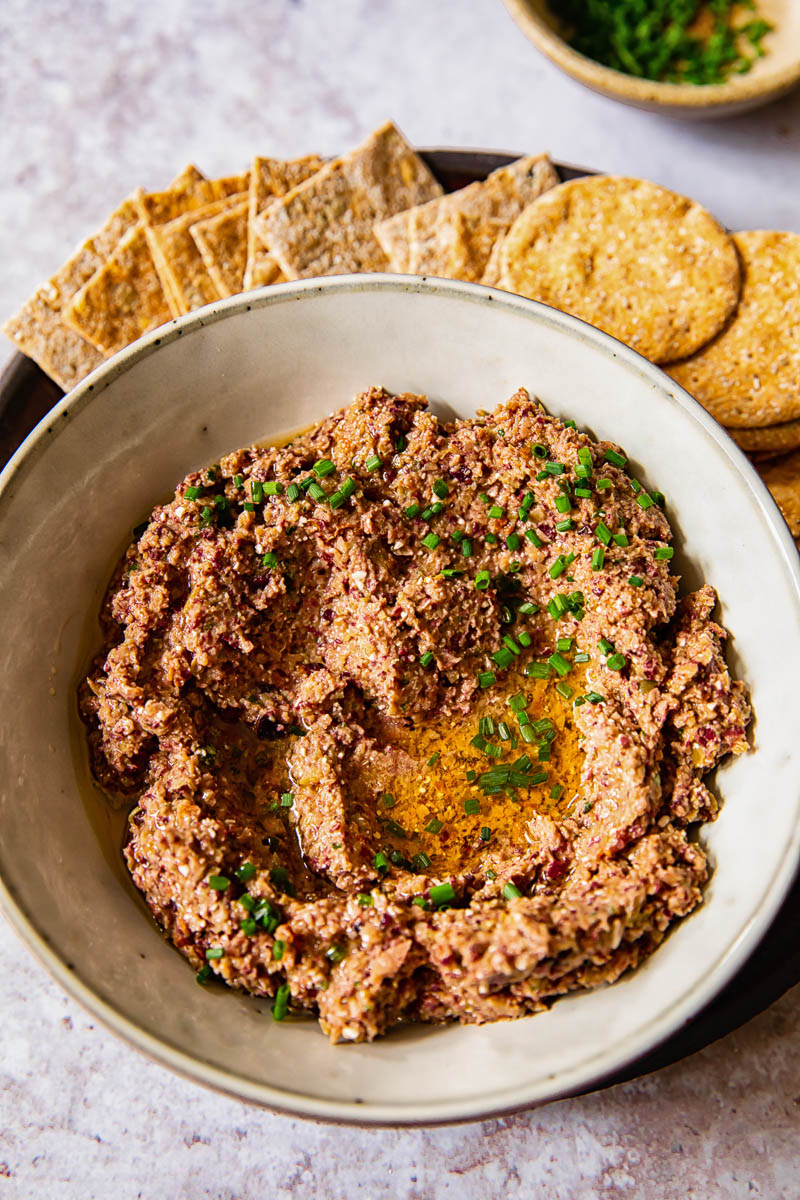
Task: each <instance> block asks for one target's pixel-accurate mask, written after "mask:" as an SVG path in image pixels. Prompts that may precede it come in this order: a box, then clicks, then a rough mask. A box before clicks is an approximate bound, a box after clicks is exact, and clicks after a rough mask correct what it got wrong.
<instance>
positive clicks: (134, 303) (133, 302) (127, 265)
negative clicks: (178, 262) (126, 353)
mask: <svg viewBox="0 0 800 1200" xmlns="http://www.w3.org/2000/svg"><path fill="white" fill-rule="evenodd" d="M171 315H172V314H171V312H170V309H169V305H168V304H167V298H166V296H165V294H164V289H163V287H162V286H161V280H160V279H159V277H158V274H157V272H156V271H154V270H153V256H152V254H151V253H150V247H149V245H148V242H147V235H146V233H145V228H144V226H143V225H141V224H139V225H135V226H134V228H133V229H131V230H130V232H129V233H127V234H126V235H125V237H124V238H123V239H122V240H121V241H120V242H119V243H118V244H117V246H116V248H115V250H114V252H113V254H112V255H111V257H110V258H109V259H108V261H107V262H106V263H105V265H104V266H103V267H101V269H100V270H99V271H97V272H96V273H95V274H94V275H93V276H92V278H91V279H90V280H89V281H88V283H86V284H84V286H83V287H82V288H81V290H80V291H79V292H78V293H77V295H76V296H75V297H74V299H73V300H72V302H71V303H70V304H69V305H68V306H67V307H66V308H65V310H64V312H63V316H64V320H65V321H66V322H67V324H68V325H71V326H72V328H73V329H75V330H77V332H78V333H80V334H81V336H82V337H85V338H86V339H87V340H88V341H90V342H91V343H92V345H94V346H96V347H97V349H98V350H99V351H100V352H101V353H102V354H106V355H108V354H115V353H116V351H117V350H122V349H123V347H125V346H129V345H130V343H131V342H134V341H135V340H136V339H137V338H138V337H141V336H142V334H144V333H147V332H149V330H151V329H155V328H156V327H157V326H158V325H163V324H164V323H165V322H166V321H169V320H170V317H171Z"/></svg>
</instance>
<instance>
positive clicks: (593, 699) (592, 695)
mask: <svg viewBox="0 0 800 1200" xmlns="http://www.w3.org/2000/svg"><path fill="white" fill-rule="evenodd" d="M586 699H587V700H588V701H589V703H590V704H601V703H602V700H603V697H602V696H601V695H600V693H599V692H587V693H586Z"/></svg>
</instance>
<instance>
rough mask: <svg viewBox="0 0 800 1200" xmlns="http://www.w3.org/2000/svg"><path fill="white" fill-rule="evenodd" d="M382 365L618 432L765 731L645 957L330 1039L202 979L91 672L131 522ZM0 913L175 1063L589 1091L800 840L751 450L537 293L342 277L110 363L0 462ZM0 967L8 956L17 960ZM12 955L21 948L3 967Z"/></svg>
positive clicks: (352, 1101) (433, 1087) (328, 1084)
mask: <svg viewBox="0 0 800 1200" xmlns="http://www.w3.org/2000/svg"><path fill="white" fill-rule="evenodd" d="M370 384H383V385H385V386H386V387H388V388H390V389H393V390H396V391H405V390H410V391H415V392H427V394H428V396H429V397H430V400H431V402H432V404H433V405H434V406H435V408H436V409H437V410H438V411H439V412H440V413H447V414H449V415H450V416H452V415H453V414H457V415H459V416H467V415H474V413H475V412H476V410H477V409H478V408H491V407H493V406H494V405H495V404H496V403H498V402H500V401H502V400H505V399H506V398H507V397H509V396H510V395H511V394H512V393H513V392H514V391H515V390H516V388H517V387H519V386H520V385H524V386H527V387H528V388H529V389H530V391H531V392H532V393H534V394H536V395H538V396H539V397H540V398H541V399H542V401H543V402H544V403H545V404H546V405H547V406H548V407H549V408H550V409H551V410H552V411H553V412H554V413H556V414H559V415H561V416H564V417H566V416H569V417H572V418H574V419H575V420H576V421H577V422H578V424H579V425H580V426H583V427H587V428H589V429H591V430H592V431H593V432H594V433H595V434H596V435H597V436H599V437H609V438H612V439H613V440H615V441H618V442H620V443H621V444H622V445H624V446H625V448H626V450H627V453H628V455H629V456H630V459H631V460H632V463H633V465H634V469H635V472H636V475H637V476H639V477H640V478H641V479H642V480H643V481H644V482H645V483H647V484H648V485H649V486H651V487H653V486H657V487H658V488H660V489H661V490H662V491H663V492H664V493H665V495H666V496H667V502H668V511H669V514H670V516H671V519H672V521H673V524H674V527H675V529H676V537H677V545H678V548H679V554H677V555H676V563H677V565H678V567H679V569H680V571H681V572H682V574H683V576H684V580H685V581H686V583H687V585H688V586H696V585H697V584H698V583H699V582H700V581H702V580H708V581H709V582H711V583H713V584H714V585H715V586H716V587H717V589H718V590H719V593H720V596H721V598H722V600H721V619H722V621H724V623H725V624H726V626H727V627H728V628H729V629H730V631H731V635H732V636H731V644H730V650H729V655H730V659H731V663H732V666H733V668H734V670H735V671H736V672H737V674H738V675H739V676H740V677H741V678H743V679H744V680H745V681H746V682H747V685H748V687H749V688H750V690H751V695H752V701H753V705H754V709H755V713H756V723H755V726H754V749H753V751H752V752H751V753H749V754H747V755H744V756H742V757H741V758H738V759H736V760H735V761H730V762H726V763H725V764H724V765H723V766H722V767H721V768H720V770H719V771H718V773H717V778H716V780H715V783H714V787H715V790H716V791H717V793H718V794H719V796H720V797H721V799H722V801H723V805H722V811H721V813H720V816H719V819H718V820H717V821H716V822H715V823H714V824H713V825H710V826H708V827H707V828H704V829H703V830H702V832H701V835H700V836H701V837H702V839H703V842H704V844H705V845H706V846H707V848H708V851H709V854H710V856H711V859H712V861H713V863H714V874H713V877H712V879H711V881H710V884H709V886H708V888H707V891H706V895H705V901H704V903H703V905H702V906H701V907H700V908H699V909H698V910H697V911H696V912H695V913H694V914H693V915H692V916H691V917H689V918H688V919H687V920H686V921H684V922H682V923H681V924H679V925H678V926H677V928H676V929H675V930H674V931H673V933H672V934H671V935H670V936H669V937H668V938H667V939H666V941H665V943H664V945H663V946H661V947H660V949H659V950H658V951H657V952H656V953H655V954H654V955H653V956H652V957H651V958H650V959H648V961H647V962H646V963H644V964H643V966H642V967H640V968H639V970H637V971H636V972H634V973H632V974H631V975H629V976H625V977H623V978H622V979H620V980H619V981H618V982H617V983H615V984H613V985H612V986H610V987H603V988H600V989H598V990H596V991H592V992H585V993H580V994H577V993H576V994H573V995H570V996H566V997H564V998H563V999H561V1000H558V1001H557V1002H556V1003H555V1004H554V1005H553V1006H552V1008H551V1009H550V1010H549V1011H547V1012H544V1013H540V1014H538V1015H536V1016H533V1017H529V1018H525V1019H522V1020H517V1021H510V1022H500V1023H495V1024H489V1025H484V1026H482V1027H477V1026H458V1025H447V1026H425V1025H409V1026H407V1027H405V1028H403V1029H399V1030H397V1031H395V1032H394V1033H392V1034H391V1035H389V1036H388V1037H386V1038H384V1039H382V1040H380V1041H378V1042H375V1043H373V1044H372V1045H352V1046H338V1047H333V1046H330V1045H329V1044H328V1042H327V1041H326V1039H325V1038H324V1037H323V1035H322V1034H321V1033H320V1031H319V1028H318V1026H317V1023H316V1021H314V1020H311V1019H305V1018H296V1019H291V1020H289V1021H286V1022H283V1023H281V1024H276V1023H275V1022H274V1021H273V1020H272V1019H271V1017H270V1013H269V1007H268V1005H267V1004H266V1003H265V1002H264V1001H262V1000H259V999H256V998H252V997H247V996H244V995H239V994H236V993H234V992H231V991H228V990H226V989H224V988H221V987H211V988H201V987H198V986H197V984H196V983H195V979H194V972H193V971H192V970H191V968H190V967H189V965H188V964H187V963H186V961H185V960H184V959H183V958H182V957H181V956H180V955H179V954H178V952H177V951H176V950H174V949H173V948H172V947H171V946H170V945H168V944H167V942H166V941H165V940H164V939H163V938H162V937H161V935H160V934H159V933H158V931H157V930H156V928H155V926H154V925H153V923H152V922H151V920H150V919H149V916H148V913H147V911H146V909H145V906H144V904H143V902H142V900H141V898H140V897H139V896H138V894H137V893H136V891H135V890H134V888H133V886H132V885H131V882H130V880H129V878H128V877H127V874H126V871H125V870H124V868H123V864H122V859H121V854H120V846H121V841H122V829H123V826H122V822H121V821H120V819H119V818H118V817H117V818H114V817H113V816H112V815H111V813H110V809H109V806H108V804H107V803H106V801H105V799H104V798H103V797H102V796H101V795H100V793H99V792H98V790H97V789H96V788H95V787H94V786H93V784H92V781H91V778H90V774H89V770H88V764H87V755H86V746H85V736H84V729H83V727H82V725H81V722H80V720H79V718H78V714H77V705H76V688H77V685H78V682H79V680H80V679H81V677H82V675H83V674H84V673H85V671H86V669H87V666H88V664H89V662H90V661H91V658H92V656H93V654H94V653H96V652H97V650H98V648H99V643H100V631H99V627H98V623H97V613H98V608H99V605H100V601H101V598H102V595H103V591H104V589H105V586H106V583H107V580H108V579H109V576H110V574H111V571H112V569H113V566H114V563H115V561H116V559H117V558H118V556H119V554H120V553H121V552H122V550H123V549H124V547H125V546H126V545H127V543H128V541H129V540H130V537H131V530H132V528H133V527H134V526H135V525H136V524H138V523H139V522H140V521H141V520H142V519H143V518H144V517H146V516H147V514H148V513H149V511H150V510H151V508H152V506H153V505H154V504H156V503H158V502H160V501H162V500H163V499H164V498H165V497H167V496H169V495H171V494H172V491H173V488H174V485H175V483H176V481H177V480H179V479H181V478H182V477H183V476H184V475H185V474H186V473H187V472H188V471H189V470H192V469H196V468H198V467H201V466H202V465H205V464H208V463H211V462H213V461H214V460H215V459H216V458H217V457H218V456H219V455H220V454H222V453H223V452H225V451H227V450H231V449H233V448H235V447H239V446H246V445H249V444H251V443H252V442H253V441H257V440H259V439H263V438H266V437H269V436H271V435H276V434H278V433H281V432H286V431H289V430H292V429H297V428H298V427H302V426H304V425H307V424H309V423H311V422H313V421H316V420H318V419H319V418H321V417H322V416H324V415H325V414H326V413H328V412H330V411H331V410H332V409H335V408H338V407H339V406H342V405H345V404H347V403H348V402H349V401H350V400H351V399H352V397H353V396H354V395H355V394H356V393H357V392H358V391H360V390H361V389H363V388H365V387H367V386H368V385H370ZM0 611H2V613H3V627H4V630H5V635H4V637H3V638H2V642H0V646H1V647H2V658H1V659H0V661H1V662H2V674H0V678H1V679H2V687H3V704H2V709H0V712H2V716H1V717H0V763H1V764H2V772H1V773H0V780H1V781H2V783H1V785H0V911H2V912H3V913H4V914H5V915H6V917H7V918H8V919H9V920H10V921H11V923H12V924H13V925H14V926H15V928H16V929H17V930H18V931H19V933H20V935H21V937H22V939H23V941H25V942H26V943H27V945H28V946H29V947H30V948H31V949H32V950H33V951H34V952H35V953H36V954H37V955H38V956H39V957H40V959H41V960H42V961H43V962H44V963H45V965H46V966H47V967H48V968H49V969H50V971H51V972H52V973H53V975H54V976H55V978H56V979H57V980H58V981H59V983H60V984H61V985H62V986H63V987H64V988H65V989H66V990H67V991H68V992H69V993H70V994H71V995H73V996H74V997H76V998H77V999H78V1000H80V1001H81V1002H82V1003H83V1004H84V1005H85V1006H86V1007H87V1008H88V1009H89V1010H90V1011H91V1012H92V1013H93V1014H94V1015H95V1016H96V1017H97V1018H98V1019H100V1020H102V1021H104V1022H105V1023H106V1024H107V1025H108V1026H109V1027H110V1028H111V1029H112V1030H114V1031H115V1032H117V1033H118V1034H120V1035H121V1036H123V1037H125V1038H127V1039H128V1040H129V1041H130V1042H131V1043H132V1044H133V1045H135V1046H137V1047H138V1048H139V1049H141V1050H143V1051H145V1052H147V1053H149V1054H150V1055H152V1056H153V1057H154V1058H156V1059H157V1060H158V1061H159V1062H161V1063H164V1064H165V1065H167V1066H169V1067H172V1068H173V1069H175V1070H177V1071H180V1072H182V1073H183V1074H185V1075H188V1076H190V1077H191V1078H193V1079H195V1080H197V1081H199V1082H202V1083H205V1084H209V1085H212V1086H215V1087H218V1088H220V1089H224V1090H225V1091H227V1092H230V1093H232V1094H233V1095H236V1096H238V1097H240V1098H242V1099H246V1100H251V1101H256V1102H258V1103H261V1104H265V1105H269V1106H271V1107H273V1108H278V1109H284V1110H287V1111H290V1112H294V1113H298V1114H303V1115H306V1116H313V1117H322V1118H330V1119H338V1120H348V1121H357V1122H360V1123H370V1122H371V1123H379V1122H380V1123H385V1122H391V1123H407V1124H415V1123H423V1122H436V1121H448V1120H458V1119H466V1118H473V1117H480V1116H486V1115H488V1114H490V1113H500V1112H506V1111H511V1110H513V1109H516V1108H523V1107H526V1106H529V1105H531V1104H534V1103H538V1102H542V1101H544V1100H548V1099H553V1098H554V1097H556V1096H561V1095H565V1094H567V1093H571V1092H575V1091H578V1090H581V1089H584V1088H587V1087H589V1086H590V1085H591V1084H592V1083H594V1082H597V1081H598V1080H601V1079H603V1078H605V1077H607V1076H608V1075H609V1074H610V1073H612V1072H615V1071H618V1070H620V1069H621V1067H622V1066H624V1065H625V1064H627V1063H629V1062H631V1061H633V1060H634V1059H636V1058H638V1057H639V1056H640V1055H642V1054H643V1053H645V1052H646V1051H647V1050H649V1049H652V1048H653V1047H654V1046H655V1045H657V1044H658V1043H659V1042H661V1041H662V1040H663V1039H664V1038H665V1037H667V1036H668V1035H669V1034H671V1033H672V1032H674V1031H675V1030H676V1029H678V1028H680V1027H681V1026H683V1025H684V1024H685V1023H686V1022H688V1021H689V1020H690V1019H691V1018H692V1016H693V1015H694V1014H695V1013H696V1012H698V1011H699V1010H700V1009H701V1008H702V1007H703V1005H705V1004H706V1003H707V1002H708V1001H709V1000H710V999H711V998H712V997H713V996H714V995H715V994H716V993H717V991H718V990H719V989H720V988H721V987H722V986H723V985H724V984H725V983H726V982H727V981H728V980H729V979H730V978H731V977H732V976H733V974H734V973H735V972H736V970H737V969H738V968H739V967H740V966H741V965H742V964H743V963H744V961H745V960H746V959H747V957H748V955H749V954H750V952H751V951H752V950H753V948H754V947H755V946H756V944H757V943H758V941H759V939H760V938H761V936H762V935H763V933H764V932H765V930H766V929H767V927H768V926H769V924H770V922H771V920H772V918H773V917H774V915H775V913H776V911H777V909H778V907H779V905H780V903H781V900H782V898H783V896H784V895H785V893H786V892H787V890H788V887H789V885H790V883H791V881H792V878H793V875H794V872H795V868H796V865H797V861H798V856H799V855H800V746H799V745H798V741H797V736H796V733H797V730H796V717H795V709H794V707H793V705H792V704H791V703H790V702H787V698H788V697H791V696H793V695H794V694H795V691H796V687H797V680H798V678H800V639H798V637H797V630H798V628H800V560H798V557H797V552H796V550H795V547H794V543H793V541H792V539H791V536H790V534H789V531H788V529H787V528H786V526H785V524H784V523H783V521H782V519H781V517H780V515H779V513H778V510H777V508H776V506H775V505H774V503H773V501H772V500H771V498H770V496H769V494H768V492H767V491H766V489H765V488H764V486H763V484H762V483H761V482H760V480H759V478H758V476H757V475H756V473H755V471H754V470H753V468H752V467H751V466H750V465H749V464H748V463H747V461H746V459H745V458H744V455H743V454H742V453H741V452H740V451H739V450H738V449H737V447H736V446H735V445H734V443H733V442H732V441H731V440H730V439H729V438H728V437H727V435H726V434H725V432H724V430H722V429H721V427H720V426H719V425H717V424H716V423H715V422H714V421H713V420H712V419H711V417H710V416H708V414H707V413H706V412H704V410H703V409H702V408H700V406H699V405H698V404H696V403H695V402H694V401H693V400H692V399H690V397H689V396H687V395H686V393H685V392H682V391H681V390H680V389H679V388H677V386H676V385H675V384H674V383H673V382H672V381H671V380H670V379H668V378H667V377H666V376H665V375H664V374H662V372H661V371H659V370H658V369H657V368H656V367H654V366H652V365H651V364H650V363H648V362H646V361H645V360H644V359H643V358H640V357H639V356H638V355H637V354H635V353H634V352H633V351H632V350H629V349H628V348H627V347H625V346H622V345H620V344H619V343H618V342H615V341H614V340H613V339H612V338H610V337H608V336H606V335H605V334H603V333H600V332H598V331H597V330H595V329H592V328H590V327H589V326H588V325H584V324H583V323H582V322H580V321H577V320H575V319H574V318H573V317H569V316H566V315H564V314H563V313H560V312H556V311H554V310H553V309H549V308H546V307H544V306H543V305H540V304H536V303H534V302H533V301H530V300H525V299H522V298H520V297H516V296H511V295H508V294H506V293H503V292H495V291H492V290H490V289H488V288H482V287H478V286H476V285H472V284H465V283H456V282H451V281H439V280H434V281H426V280H424V279H412V278H403V277H401V276H369V275H366V276H343V277H341V278H334V279H328V280H322V281H320V280H309V281H307V282H304V283H299V284H283V285H280V286H278V287H273V288H269V289H265V290H264V291H262V292H259V293H246V294H245V295H243V296H236V297H233V298H232V299H230V300H227V301H221V302H220V303H218V304H216V305H214V306H211V307H209V308H207V309H203V310H200V311H199V312H196V313H192V314H190V315H189V316H186V317H183V318H182V319H180V320H179V321H176V322H174V323H173V324H172V325H171V326H169V327H166V328H164V329H162V330H157V331H156V332H154V333H152V334H150V335H149V336H147V337H145V338H144V339H143V340H142V341H140V342H138V343H137V344H135V345H134V346H132V347H130V348H129V349H128V350H125V351H124V352H122V353H121V354H119V355H117V357H116V358H114V359H112V360H110V361H109V362H108V363H106V364H104V365H103V366H102V367H100V368H99V369H98V370H97V371H96V372H95V373H94V374H93V375H91V376H89V378H88V379H87V380H85V381H84V382H83V383H82V384H80V386H79V387H77V388H76V389H75V390H74V391H73V392H72V393H71V394H70V395H68V396H67V397H65V398H64V400H62V401H61V403H60V404H59V405H58V406H57V407H56V408H55V409H54V410H53V411H52V412H51V413H50V414H49V415H48V416H47V417H46V418H45V420H44V421H43V422H42V423H41V424H40V425H39V426H38V427H37V429H36V430H35V431H34V432H33V434H32V435H31V436H30V437H29V438H28V440H27V442H26V443H25V444H24V445H23V446H22V447H21V449H20V450H19V451H18V453H17V454H16V455H15V457H14V458H13V459H12V460H11V462H10V463H9V465H8V466H7V468H6V469H5V471H4V472H3V474H2V477H0ZM7 969H8V967H7ZM12 969H13V968H12Z"/></svg>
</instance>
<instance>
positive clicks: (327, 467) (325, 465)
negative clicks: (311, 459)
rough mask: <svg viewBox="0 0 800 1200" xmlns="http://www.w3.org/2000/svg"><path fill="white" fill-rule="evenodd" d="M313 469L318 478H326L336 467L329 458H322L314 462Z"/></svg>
mask: <svg viewBox="0 0 800 1200" xmlns="http://www.w3.org/2000/svg"><path fill="white" fill-rule="evenodd" d="M311 470H312V471H313V472H314V474H315V475H316V477H317V479H324V478H325V476H326V475H332V474H333V472H334V471H335V470H336V467H335V465H334V464H333V463H332V462H331V460H330V459H329V458H321V459H320V460H319V461H318V462H315V463H314V465H313V467H312V468H311Z"/></svg>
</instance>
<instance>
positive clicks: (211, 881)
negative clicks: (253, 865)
mask: <svg viewBox="0 0 800 1200" xmlns="http://www.w3.org/2000/svg"><path fill="white" fill-rule="evenodd" d="M230 882H231V881H230V879H228V878H227V877H226V876H225V875H209V877H208V886H209V887H210V888H213V889H214V891H215V892H224V891H225V890H226V889H227V888H228V887H229V886H230Z"/></svg>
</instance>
